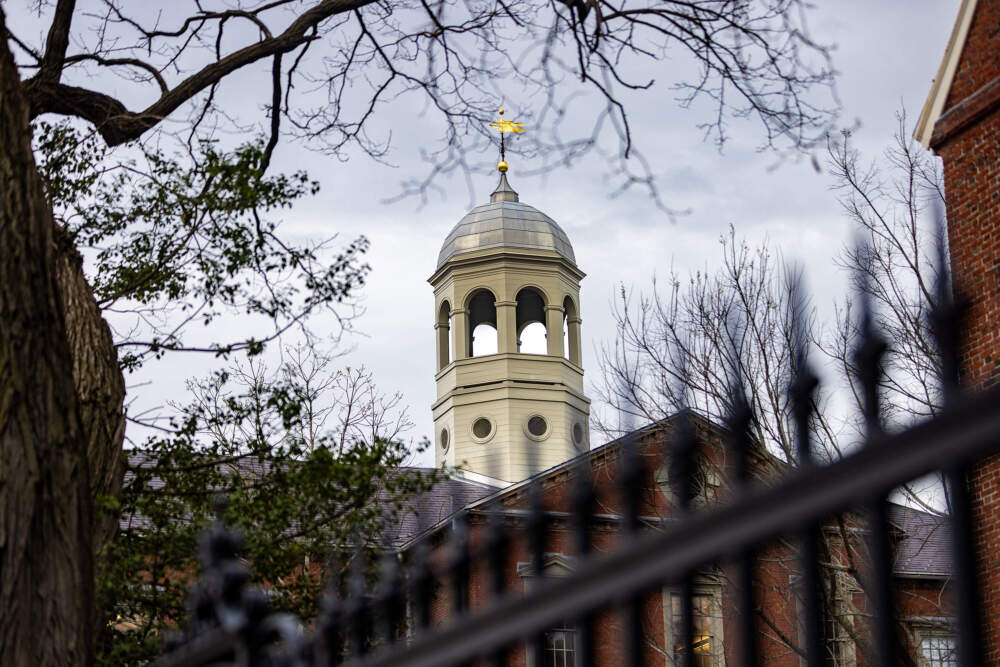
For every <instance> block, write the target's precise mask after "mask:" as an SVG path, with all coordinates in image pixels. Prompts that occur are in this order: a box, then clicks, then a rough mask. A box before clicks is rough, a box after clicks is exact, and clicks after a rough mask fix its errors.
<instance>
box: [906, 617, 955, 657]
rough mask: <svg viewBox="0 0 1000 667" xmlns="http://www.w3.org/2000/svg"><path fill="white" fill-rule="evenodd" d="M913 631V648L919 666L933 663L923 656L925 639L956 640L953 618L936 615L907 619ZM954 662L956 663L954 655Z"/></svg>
mask: <svg viewBox="0 0 1000 667" xmlns="http://www.w3.org/2000/svg"><path fill="white" fill-rule="evenodd" d="M907 620H908V621H909V624H910V630H911V631H912V633H913V648H914V650H915V651H916V654H917V655H916V658H917V663H918V664H919V665H920V667H932V666H933V664H934V663H932V662H930V661H929V660H927V659H926V658H925V657H924V650H923V643H924V640H925V639H953V640H955V641H956V649H957V640H958V631H957V630H956V628H955V619H953V618H938V617H915V618H909V619H907ZM955 664H956V665H957V664H958V658H957V655H956V659H955Z"/></svg>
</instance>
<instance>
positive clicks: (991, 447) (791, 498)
mask: <svg viewBox="0 0 1000 667" xmlns="http://www.w3.org/2000/svg"><path fill="white" fill-rule="evenodd" d="M941 274H942V275H943V276H944V275H946V273H945V272H944V271H941ZM863 307H864V310H865V317H864V321H863V322H862V331H863V338H862V340H861V341H860V345H859V347H858V355H857V361H858V364H859V367H860V369H861V372H860V374H859V377H858V381H859V384H860V387H861V389H862V395H863V396H865V397H866V398H865V400H866V410H865V412H866V417H867V424H868V430H867V435H866V441H865V443H864V445H863V446H862V447H861V448H860V449H858V450H857V451H855V452H854V453H852V454H850V455H848V456H846V457H844V458H843V459H841V460H838V461H836V462H834V463H831V464H829V465H821V464H820V463H818V462H817V461H816V460H815V457H814V456H813V455H812V452H811V443H810V438H809V420H810V417H811V411H812V409H813V404H812V401H811V391H812V389H813V387H814V386H815V384H816V380H815V378H814V376H812V374H811V373H810V371H809V368H808V365H807V364H806V363H805V344H804V343H802V342H799V343H798V346H799V348H798V349H797V350H796V351H795V354H796V355H797V359H798V362H797V365H796V367H797V377H796V378H795V381H794V382H793V383H792V387H791V396H792V401H793V406H792V413H793V415H794V420H795V423H796V428H797V431H798V434H799V452H798V461H799V467H798V469H796V470H794V471H793V472H792V473H791V474H789V475H787V476H786V477H784V478H783V479H781V480H780V481H779V482H777V483H775V484H773V485H753V484H751V483H750V481H749V479H750V475H749V473H748V469H749V463H748V458H749V456H750V455H749V452H750V450H751V448H752V445H751V441H750V435H749V432H748V429H749V422H750V418H749V414H750V413H749V407H748V406H747V405H746V402H745V400H744V399H743V398H742V396H743V394H742V391H741V390H740V388H739V384H738V382H734V383H733V387H734V389H733V392H734V393H733V395H734V401H733V404H734V409H733V414H732V415H731V417H730V419H729V422H728V426H729V431H728V433H729V438H730V442H729V443H728V444H729V447H730V448H731V450H732V452H733V453H734V454H735V456H736V461H737V466H736V468H737V471H738V475H737V476H738V478H739V480H738V484H737V489H736V490H735V493H734V494H733V496H732V497H731V499H730V500H729V501H727V502H724V503H722V504H720V505H718V506H715V507H710V508H698V509H694V508H693V507H692V503H691V501H692V499H693V498H694V489H693V486H692V482H691V479H692V475H691V474H690V473H691V472H692V470H693V468H692V461H693V456H694V450H695V449H696V446H697V445H696V443H695V439H694V432H693V427H692V425H691V424H690V422H689V421H685V419H684V418H683V416H682V418H681V425H680V428H679V429H678V430H677V431H676V432H675V433H674V438H675V440H676V441H675V442H673V443H672V445H671V451H670V454H669V456H670V457H671V459H672V460H671V465H673V466H675V468H674V469H676V470H678V471H681V475H680V482H681V488H680V490H679V499H680V505H681V513H680V518H679V519H678V520H677V521H674V522H671V523H670V524H669V525H668V526H667V527H665V528H662V529H658V530H655V531H653V530H643V529H642V528H641V526H640V506H641V503H640V498H639V495H638V493H637V491H636V488H637V486H638V485H637V484H636V480H637V479H638V475H639V474H640V472H639V463H638V461H637V455H636V451H635V450H636V448H637V445H636V444H635V443H634V442H631V443H630V442H629V441H628V439H626V442H625V444H624V445H623V450H622V457H621V463H620V468H619V471H618V477H619V482H620V487H621V495H622V513H621V516H620V517H618V523H619V524H620V527H621V530H622V532H623V535H624V537H623V539H621V540H620V541H619V544H618V546H617V547H616V548H615V549H614V550H612V551H610V552H608V553H602V554H593V553H590V531H591V529H592V524H593V523H594V518H595V516H596V515H595V514H594V505H595V502H594V500H595V495H594V494H595V490H594V487H593V483H592V480H591V479H590V477H589V467H587V468H586V469H585V470H584V469H583V468H581V470H580V471H578V474H576V475H575V479H576V482H575V490H574V497H573V501H572V505H573V512H572V513H571V520H572V525H573V526H574V528H573V530H574V532H575V537H576V539H575V544H576V546H577V554H576V557H577V565H576V567H575V568H574V571H573V572H572V573H570V574H569V575H568V576H565V577H558V578H555V577H552V578H545V579H540V581H538V582H537V585H534V586H533V587H532V588H531V590H530V591H528V592H526V593H521V592H513V591H504V590H503V589H504V581H503V576H502V572H501V568H502V567H503V563H504V562H505V556H506V554H507V553H508V549H509V543H508V541H507V538H505V536H504V533H503V530H504V528H503V521H502V520H501V519H500V517H499V513H497V516H494V517H493V518H492V519H491V520H490V521H489V525H488V526H487V527H486V529H485V530H486V538H485V546H486V548H485V551H483V552H480V553H476V554H473V553H472V551H471V550H470V547H469V543H468V540H469V533H468V530H467V525H466V523H465V522H466V517H465V516H464V515H462V514H461V513H460V514H458V515H456V517H455V522H454V526H453V530H452V531H451V545H450V554H451V557H450V558H449V561H448V564H447V567H445V568H443V571H442V568H441V567H439V566H438V567H432V565H431V562H430V560H429V559H428V557H427V555H428V550H429V546H428V545H427V544H418V545H417V546H416V548H415V549H414V550H413V553H414V554H415V558H414V561H413V563H411V564H410V566H409V568H408V570H407V572H405V573H404V572H402V571H400V570H399V569H397V565H396V563H395V561H394V560H392V559H390V560H389V561H387V566H386V568H385V569H384V571H383V576H382V579H381V582H380V584H379V586H378V588H377V589H376V591H375V592H374V593H373V594H372V593H367V592H366V590H367V589H366V586H365V582H364V575H363V574H362V573H361V571H360V568H355V572H354V574H353V575H352V577H351V581H350V584H349V586H348V591H349V594H348V595H347V596H346V597H345V598H343V599H342V598H340V597H338V596H337V595H336V594H335V592H334V589H332V588H331V591H330V592H329V593H328V594H327V596H326V597H325V598H324V602H323V608H322V612H321V614H320V617H319V618H318V619H317V621H316V623H315V627H314V628H313V629H312V631H311V633H309V634H308V635H305V634H303V633H302V632H300V631H299V629H298V624H297V621H296V619H294V618H291V617H287V616H282V615H275V614H269V612H268V604H267V600H266V598H265V596H264V595H263V594H262V593H261V592H260V591H259V590H256V589H254V588H253V587H250V586H248V585H247V583H246V582H247V578H248V577H247V573H246V570H245V569H244V568H243V566H242V565H241V564H240V563H239V562H238V561H237V559H236V551H237V547H238V540H237V538H236V537H235V536H234V534H232V533H231V532H229V531H227V530H226V528H225V527H224V526H222V525H221V524H217V525H215V526H214V527H213V528H212V529H211V531H209V533H208V534H207V535H206V538H205V542H204V545H203V552H202V562H203V573H202V575H201V578H200V580H199V582H198V584H197V586H196V587H195V589H194V593H193V595H192V600H191V607H192V615H191V619H190V622H189V625H188V627H187V629H186V630H185V633H184V634H183V635H179V636H176V637H174V638H173V639H171V640H170V641H169V642H168V646H167V652H166V653H165V655H164V656H163V657H162V658H160V659H159V660H158V661H157V662H156V664H157V665H159V666H160V667H173V666H175V665H221V664H239V665H302V666H305V665H316V666H319V665H323V666H326V665H354V666H357V667H362V666H363V667H396V666H400V667H401V666H404V665H405V666H406V667H438V666H441V665H467V664H474V663H476V662H477V661H480V660H487V661H490V662H491V663H492V664H497V665H502V664H505V663H506V661H507V658H508V656H509V655H510V650H511V649H512V647H514V646H517V645H521V644H523V643H525V642H527V645H528V650H529V655H532V656H534V658H533V660H534V664H535V665H542V664H543V661H542V657H543V653H542V644H541V642H542V640H543V637H544V635H543V633H544V632H545V631H546V630H547V629H549V628H552V627H556V626H558V625H559V624H562V623H565V622H567V619H569V621H570V623H571V624H572V625H573V626H574V627H575V628H576V629H577V630H578V635H577V640H578V641H577V646H576V647H575V649H576V656H577V658H576V664H577V665H581V666H582V667H590V666H591V665H594V664H595V632H596V629H597V628H596V627H595V623H596V620H595V619H596V618H597V614H598V613H600V612H603V611H605V610H608V609H615V610H620V611H621V612H622V618H624V619H626V622H625V627H624V630H623V632H622V636H621V639H620V641H621V642H622V648H623V655H624V656H625V662H624V663H623V664H628V665H635V666H638V665H642V664H644V663H643V660H644V658H643V650H642V628H641V622H640V613H641V604H642V600H643V596H644V595H646V594H648V593H649V592H651V591H655V590H657V589H658V588H660V587H662V586H664V585H666V584H671V585H677V586H679V589H680V590H681V591H682V603H681V623H680V634H681V637H682V639H683V641H682V642H681V645H682V646H686V647H692V646H694V624H693V619H694V612H693V607H692V596H693V590H694V587H693V581H694V579H693V576H694V573H695V572H696V571H698V570H699V568H703V567H705V566H706V565H707V564H711V563H716V562H719V561H723V560H725V561H727V562H733V563H737V564H739V566H740V567H739V568H738V572H739V575H738V579H739V583H740V594H739V595H737V596H735V603H734V604H736V605H737V606H738V608H739V609H738V612H739V614H738V616H739V618H740V619H741V620H740V623H741V632H740V633H739V634H740V635H741V636H740V644H739V647H740V650H739V654H740V656H741V657H740V664H743V665H756V664H761V658H760V656H759V655H758V649H757V642H756V630H755V626H754V623H755V616H754V613H753V608H754V594H753V587H752V585H751V584H752V582H753V577H754V572H755V563H756V560H755V559H756V556H755V554H756V553H757V551H758V550H759V549H761V548H763V547H764V545H766V544H767V543H768V542H769V541H771V540H774V539H775V538H778V537H779V536H795V539H796V540H797V543H798V544H799V554H800V559H801V561H802V573H801V574H802V579H803V582H804V593H803V601H804V605H805V609H804V614H803V615H802V624H803V633H804V641H803V650H802V653H803V658H804V662H805V664H807V665H808V666H809V667H819V666H821V665H824V664H826V663H825V662H824V656H823V644H822V641H823V627H822V624H823V616H822V612H821V609H820V605H821V604H822V603H821V598H822V595H823V593H822V589H821V583H820V576H821V575H820V572H819V556H818V553H819V552H818V551H817V544H818V540H819V532H820V528H821V526H822V522H823V521H824V520H828V519H829V518H830V517H832V516H836V515H839V514H840V513H842V512H844V511H846V510H848V509H850V508H856V507H861V508H863V509H864V510H865V511H866V513H867V516H868V517H869V521H870V524H869V526H870V530H869V531H868V534H869V553H870V555H871V559H872V562H871V564H870V568H871V573H872V578H871V580H872V584H873V585H872V586H871V590H870V591H869V596H870V599H871V602H872V605H873V607H872V611H873V614H872V617H873V618H872V621H873V628H872V630H873V631H872V633H871V636H872V637H873V640H874V641H873V644H874V646H873V647H872V648H873V655H872V660H871V662H872V664H878V665H895V664H897V662H898V659H899V658H900V655H899V651H900V650H901V643H900V642H899V641H897V639H898V638H897V636H896V635H897V633H898V627H897V625H896V615H897V611H898V610H897V609H896V608H895V605H894V597H893V588H892V581H893V569H892V561H891V558H892V549H891V544H890V540H889V535H890V528H889V525H888V516H887V498H888V495H889V494H890V492H891V491H892V490H893V489H895V488H897V487H898V486H900V485H902V484H905V483H907V482H909V481H911V480H913V479H916V478H919V477H921V476H923V475H926V474H929V473H934V472H939V473H941V474H942V475H943V476H944V478H945V479H946V488H947V492H948V498H949V505H950V508H951V517H952V534H953V536H954V537H953V544H952V548H953V566H952V578H953V583H952V589H953V592H954V597H955V601H956V604H955V612H956V615H957V624H956V625H957V628H958V630H959V635H958V650H959V664H961V665H964V666H975V665H981V664H983V658H982V653H983V652H982V644H981V637H980V627H981V622H982V618H981V617H980V614H979V601H978V596H979V589H978V587H977V581H976V573H975V571H974V568H975V562H974V560H973V557H972V555H971V554H972V553H973V545H974V539H973V532H974V526H973V524H972V520H971V517H972V508H971V505H970V503H971V500H970V495H969V489H968V486H967V473H968V470H969V469H970V466H973V465H975V464H976V462H978V461H981V460H982V459H983V458H985V457H987V456H988V455H990V454H993V453H995V452H997V451H1000V387H998V388H996V389H994V390H991V391H988V392H985V393H982V394H978V395H962V394H961V393H960V392H959V390H958V383H957V378H958V342H957V341H958V339H959V335H958V334H959V333H960V317H959V315H960V313H961V309H960V308H958V307H956V306H955V305H954V304H953V302H952V300H951V298H950V289H949V287H948V285H947V282H946V280H945V279H943V280H942V284H941V285H939V289H938V294H937V298H936V303H935V304H934V308H933V312H934V318H935V319H934V324H935V331H936V332H937V337H938V342H939V344H940V349H941V359H940V362H941V365H942V367H943V369H944V373H943V375H944V378H945V386H944V387H943V391H944V393H945V397H946V405H947V407H946V409H945V410H944V411H943V413H942V414H941V415H939V416H937V417H935V418H934V419H931V420H928V421H926V422H924V423H921V424H918V425H916V426H914V427H912V428H910V429H908V430H906V431H905V432H902V433H899V434H894V435H886V434H884V433H883V432H882V431H881V430H880V428H879V424H878V419H877V416H878V413H879V411H878V391H877V383H878V378H879V372H880V365H879V364H880V361H879V358H880V354H881V352H882V351H883V350H884V344H882V342H881V341H879V339H878V337H877V335H876V334H875V333H874V332H873V331H872V327H871V314H870V313H868V312H867V304H863ZM734 377H738V373H734ZM540 495H541V491H540V489H539V488H538V484H537V483H535V484H532V485H530V486H529V496H530V498H531V503H530V504H531V509H530V510H529V511H528V512H527V514H526V515H525V516H524V519H523V526H524V530H525V532H526V534H527V536H528V541H529V542H530V545H531V547H530V548H531V567H532V571H533V572H538V573H541V572H542V571H543V561H544V557H545V542H546V539H545V535H546V532H545V531H546V530H547V522H548V521H549V520H550V519H549V515H548V514H547V513H546V512H545V511H544V510H543V509H542V505H541V501H540ZM485 512H486V513H487V514H488V515H489V513H490V512H489V509H488V508H487V509H486V510H485ZM477 558H478V559H479V560H478V561H477V562H478V563H484V564H485V565H486V566H487V568H488V569H489V570H490V572H491V576H490V577H489V580H490V581H491V582H492V590H493V596H492V597H491V598H490V600H489V601H487V603H486V604H482V605H478V606H474V607H472V608H470V606H469V599H468V595H469V592H468V578H469V576H470V574H469V573H470V566H471V564H472V563H473V561H474V559H477ZM356 560H359V559H356ZM440 580H444V581H449V582H450V585H451V589H450V591H449V597H450V600H451V611H450V614H449V616H448V618H447V619H446V620H444V621H443V622H440V623H434V624H432V623H431V613H430V604H431V599H432V597H433V596H434V586H433V583H432V582H433V581H440ZM404 628H405V630H404ZM679 659H680V662H681V663H682V664H683V665H684V667H694V665H695V662H694V655H693V650H686V651H682V652H681V653H680V655H679Z"/></svg>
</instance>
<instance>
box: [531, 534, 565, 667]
mask: <svg viewBox="0 0 1000 667" xmlns="http://www.w3.org/2000/svg"><path fill="white" fill-rule="evenodd" d="M573 569H574V561H573V559H572V558H570V557H568V556H566V555H564V554H560V553H548V554H545V559H544V561H543V562H542V571H543V572H544V573H545V576H546V577H567V576H569V575H570V574H572V572H573ZM517 575H518V576H519V577H521V582H522V586H523V588H524V592H525V593H527V592H528V591H530V590H531V588H532V586H534V583H535V572H534V569H533V568H532V567H531V563H518V564H517ZM552 629H553V630H568V631H570V632H572V633H573V657H574V664H575V663H576V657H577V651H578V650H579V647H578V646H577V643H576V639H577V637H576V631H575V630H574V629H573V628H571V627H569V626H568V625H566V623H565V622H564V623H563V624H562V625H560V626H557V627H555V628H552ZM524 664H525V667H535V659H534V656H533V655H532V652H531V651H530V650H529V648H528V645H527V644H525V646H524Z"/></svg>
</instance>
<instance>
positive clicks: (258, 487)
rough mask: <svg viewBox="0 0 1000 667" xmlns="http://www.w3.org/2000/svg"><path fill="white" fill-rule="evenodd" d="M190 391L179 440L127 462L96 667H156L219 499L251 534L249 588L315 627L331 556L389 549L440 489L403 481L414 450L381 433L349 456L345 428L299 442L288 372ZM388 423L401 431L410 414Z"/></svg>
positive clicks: (321, 399)
mask: <svg viewBox="0 0 1000 667" xmlns="http://www.w3.org/2000/svg"><path fill="white" fill-rule="evenodd" d="M191 389H192V392H193V394H194V399H193V401H192V402H191V403H190V404H188V405H185V406H183V407H182V409H181V411H180V413H179V416H178V418H177V421H176V423H175V424H174V432H173V433H171V434H170V435H168V436H166V437H162V438H154V439H151V440H149V441H148V442H147V443H146V444H145V445H144V446H143V447H142V448H139V449H136V450H132V451H130V452H129V472H128V474H127V476H126V481H125V486H124V489H123V493H122V496H121V501H120V502H121V505H120V510H121V516H122V517H123V519H122V530H121V533H120V535H119V536H118V539H117V540H116V541H115V542H114V543H112V544H111V545H110V546H109V547H108V550H107V552H106V553H104V554H102V560H103V561H104V562H106V563H107V569H106V571H104V572H103V574H102V576H101V579H100V581H99V587H100V598H101V600H102V609H103V613H104V614H105V615H106V622H107V629H106V632H105V635H104V636H103V637H102V638H101V642H100V646H99V660H100V662H101V664H106V665H120V664H136V663H141V662H143V661H146V660H149V659H151V658H152V657H154V656H155V655H156V654H157V652H158V650H159V643H160V640H161V636H162V632H163V630H164V629H167V628H170V627H174V626H176V625H178V624H179V623H181V622H182V621H183V620H184V618H185V616H186V610H185V607H184V602H185V594H186V590H187V585H188V583H189V582H190V580H191V578H192V576H193V575H194V573H195V572H196V568H197V564H196V556H197V553H198V548H197V537H198V534H199V533H200V532H201V531H202V530H203V529H204V528H205V526H206V524H207V522H208V521H209V520H210V519H211V518H212V517H213V516H214V501H215V497H216V495H217V494H218V493H225V494H226V496H227V497H228V501H229V502H228V505H227V507H226V510H225V517H226V520H227V522H229V523H230V524H231V525H234V526H236V527H238V528H239V529H241V530H242V532H243V533H244V535H245V547H244V550H243V552H242V554H241V555H242V556H244V557H245V558H246V559H247V560H248V561H250V562H251V563H252V568H251V569H252V572H253V575H254V577H256V583H259V584H260V585H262V586H264V587H265V588H266V589H268V590H269V591H271V592H272V593H273V597H272V602H273V603H274V606H275V608H277V609H279V610H286V611H290V612H294V613H295V614H297V615H298V616H299V617H300V618H303V619H309V618H313V617H315V613H316V607H317V602H318V596H319V593H320V589H321V586H322V583H323V579H324V575H325V574H326V572H325V559H326V558H327V557H328V556H329V555H330V553H331V551H333V550H336V548H337V547H338V546H343V545H348V544H350V545H357V544H359V543H360V544H363V545H365V546H366V547H368V548H369V549H378V548H380V547H383V546H385V542H386V541H391V533H390V532H387V531H391V529H392V528H393V527H394V526H395V522H396V520H397V518H398V516H399V514H400V513H401V512H402V511H403V510H404V508H405V507H406V506H407V501H408V500H409V499H410V498H412V497H413V495H414V494H416V493H419V492H421V491H423V490H426V489H427V488H429V487H430V485H432V484H433V483H434V482H435V481H437V479H438V475H437V474H436V473H433V472H429V471H426V470H425V471H419V470H414V469H406V468H401V466H403V465H404V464H405V462H406V460H407V459H408V457H409V456H410V451H409V450H408V448H407V446H406V445H405V443H404V442H403V441H401V440H400V439H398V438H395V439H388V438H383V437H381V431H376V437H375V439H373V440H369V441H362V440H357V439H355V440H352V441H351V442H349V443H348V445H347V446H345V447H341V445H340V432H341V430H342V429H341V426H342V425H340V424H331V427H330V428H329V429H327V430H326V431H325V432H322V433H319V434H318V436H317V437H316V438H315V439H314V440H313V441H311V442H310V441H309V440H308V439H307V438H305V437H303V434H305V433H308V430H307V429H304V428H303V425H304V423H305V422H307V421H309V420H310V417H311V415H310V408H309V400H308V399H309V397H310V391H309V389H308V387H307V386H306V384H305V383H304V382H302V376H301V375H297V374H295V373H294V372H292V371H291V370H290V369H289V368H287V367H284V368H280V369H278V371H277V372H270V371H268V370H267V368H266V367H265V366H264V365H263V363H261V362H255V363H250V364H244V365H236V366H233V367H232V368H230V369H229V370H227V371H223V372H218V373H216V374H213V375H212V376H210V377H208V378H206V379H204V380H201V381H198V382H193V383H191ZM369 389H371V393H372V395H374V396H375V397H376V400H377V399H378V398H380V397H381V395H380V394H378V392H377V391H375V390H374V389H373V388H371V387H369ZM334 391H335V390H332V389H331V390H329V391H327V393H326V394H325V395H322V396H317V395H312V399H313V400H312V402H313V404H319V403H323V404H337V403H342V402H343V401H344V396H343V395H333V396H331V395H330V394H331V393H333V392H334ZM361 403H363V401H359V402H358V404H357V405H355V406H354V407H355V408H356V409H357V410H359V411H360V410H361V409H363V408H364V405H362V404H361ZM383 416H386V417H387V418H386V419H385V421H386V422H392V421H393V420H397V421H398V420H400V419H402V420H403V421H404V422H405V421H406V418H405V414H399V413H397V414H393V415H383Z"/></svg>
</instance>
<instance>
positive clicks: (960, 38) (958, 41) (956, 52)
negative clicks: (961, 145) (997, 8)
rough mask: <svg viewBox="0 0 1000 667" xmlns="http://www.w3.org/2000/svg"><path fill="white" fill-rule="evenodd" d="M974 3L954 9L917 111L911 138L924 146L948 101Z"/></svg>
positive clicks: (928, 144)
mask: <svg viewBox="0 0 1000 667" xmlns="http://www.w3.org/2000/svg"><path fill="white" fill-rule="evenodd" d="M977 3H978V0H962V4H961V6H960V7H959V8H958V16H957V17H956V18H955V26H954V27H953V28H952V30H951V37H950V38H949V39H948V46H947V47H946V48H945V50H944V57H943V58H942V59H941V65H940V66H939V67H938V71H937V76H935V77H934V81H933V82H932V83H931V90H930V92H929V93H928V94H927V99H926V100H925V101H924V108H923V109H922V110H921V111H920V118H919V119H918V120H917V125H916V127H915V128H914V129H913V138H914V139H916V140H917V141H918V142H920V144H921V145H923V147H924V148H930V147H931V136H932V135H933V134H934V124H935V123H937V121H938V118H940V117H941V114H942V113H944V110H945V109H944V105H945V102H947V101H948V93H950V92H951V84H952V81H953V80H954V78H955V70H957V69H958V63H959V61H960V60H961V59H962V52H963V51H964V50H965V42H966V40H967V39H968V37H969V26H971V25H972V16H973V14H975V13H976V4H977Z"/></svg>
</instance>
